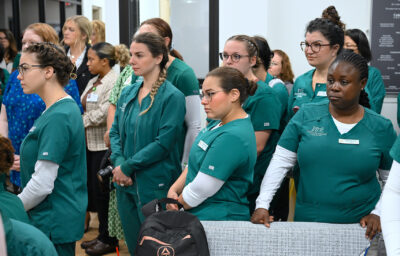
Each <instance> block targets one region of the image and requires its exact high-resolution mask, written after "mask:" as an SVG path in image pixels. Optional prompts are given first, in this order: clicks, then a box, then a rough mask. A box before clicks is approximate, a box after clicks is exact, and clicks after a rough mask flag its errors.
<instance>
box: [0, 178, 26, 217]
mask: <svg viewBox="0 0 400 256" xmlns="http://www.w3.org/2000/svg"><path fill="white" fill-rule="evenodd" d="M5 186H6V174H0V211H1V212H2V213H3V214H4V215H6V216H7V217H9V218H13V219H15V220H19V221H22V222H25V223H28V224H29V218H28V214H26V211H25V209H24V205H23V204H22V201H21V199H19V197H18V196H16V195H14V194H12V193H10V192H8V191H7V190H6V187H5Z"/></svg>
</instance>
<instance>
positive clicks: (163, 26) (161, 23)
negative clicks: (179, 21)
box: [140, 18, 183, 60]
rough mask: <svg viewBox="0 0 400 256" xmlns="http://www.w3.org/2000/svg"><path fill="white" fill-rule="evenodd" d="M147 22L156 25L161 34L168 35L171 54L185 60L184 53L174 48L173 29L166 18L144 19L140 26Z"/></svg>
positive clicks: (162, 35)
mask: <svg viewBox="0 0 400 256" xmlns="http://www.w3.org/2000/svg"><path fill="white" fill-rule="evenodd" d="M146 24H147V25H150V26H152V27H154V28H155V29H156V30H157V31H158V35H159V36H161V37H168V38H169V39H170V40H169V44H168V52H169V53H170V54H171V56H173V57H175V58H178V59H180V60H183V57H182V55H181V54H180V53H179V52H178V51H177V50H175V49H173V48H172V29H171V27H170V26H169V24H168V23H167V22H166V21H165V20H163V19H161V18H152V19H148V20H145V21H143V22H142V23H141V24H140V26H143V25H146Z"/></svg>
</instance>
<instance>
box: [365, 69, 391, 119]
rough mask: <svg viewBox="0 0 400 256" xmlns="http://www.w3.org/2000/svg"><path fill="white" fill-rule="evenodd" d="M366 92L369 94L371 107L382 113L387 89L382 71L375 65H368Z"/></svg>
mask: <svg viewBox="0 0 400 256" xmlns="http://www.w3.org/2000/svg"><path fill="white" fill-rule="evenodd" d="M365 92H366V93H367V94H368V99H369V104H370V105H371V109H372V110H373V111H375V112H376V113H378V114H380V113H381V111H382V105H383V100H384V99H385V95H386V90H385V84H384V83H383V79H382V75H381V72H380V71H379V70H378V69H377V68H375V67H371V66H368V81H367V84H366V85H365Z"/></svg>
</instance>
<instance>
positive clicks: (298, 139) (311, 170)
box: [278, 102, 396, 223]
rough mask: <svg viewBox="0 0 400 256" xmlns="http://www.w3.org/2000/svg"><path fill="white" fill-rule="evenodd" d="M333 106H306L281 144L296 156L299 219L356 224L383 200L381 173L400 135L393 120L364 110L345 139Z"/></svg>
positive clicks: (287, 128) (316, 104) (298, 114)
mask: <svg viewBox="0 0 400 256" xmlns="http://www.w3.org/2000/svg"><path fill="white" fill-rule="evenodd" d="M328 106H329V103H328V102H321V103H315V104H307V105H305V106H303V107H302V108H301V109H300V110H299V112H298V113H297V114H296V115H295V116H294V117H293V118H292V119H291V121H290V122H289V124H288V125H287V126H286V129H285V131H284V132H283V134H282V136H281V139H280V140H279V143H278V145H279V146H281V147H283V148H285V149H287V150H290V151H292V152H297V160H298V164H299V167H300V172H299V175H300V176H299V184H298V187H297V198H296V209H295V220H296V221H311V222H328V223H357V222H359V221H360V219H361V218H362V217H364V216H366V215H368V214H369V213H370V212H371V211H372V210H373V209H374V207H375V205H376V203H377V202H378V200H379V197H380V194H381V188H380V185H379V183H378V180H377V178H376V171H377V170H378V169H383V170H389V169H390V167H391V164H392V158H391V157H390V155H389V150H390V148H391V147H392V145H393V142H394V141H395V139H396V133H395V131H394V129H393V125H392V123H391V121H390V120H388V119H386V118H385V117H383V116H381V115H379V114H376V113H375V112H373V111H372V110H370V109H366V108H364V110H365V113H364V117H363V118H362V119H361V120H360V122H358V124H357V125H356V126H354V127H353V128H352V129H351V130H350V131H349V132H347V133H345V134H342V135H341V134H340V133H339V131H338V129H337V128H336V125H335V123H334V120H333V118H332V116H331V114H330V112H329V109H328Z"/></svg>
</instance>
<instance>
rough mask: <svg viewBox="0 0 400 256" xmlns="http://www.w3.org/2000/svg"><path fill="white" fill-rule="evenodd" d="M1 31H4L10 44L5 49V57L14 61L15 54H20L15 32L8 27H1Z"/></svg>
mask: <svg viewBox="0 0 400 256" xmlns="http://www.w3.org/2000/svg"><path fill="white" fill-rule="evenodd" d="M0 32H3V33H4V35H5V36H6V38H7V40H8V42H9V44H10V45H9V46H8V48H5V49H4V50H5V52H4V57H5V58H7V59H8V60H10V61H14V58H15V56H17V54H18V49H17V42H16V41H15V37H14V35H13V33H12V32H11V31H10V30H8V29H4V28H0Z"/></svg>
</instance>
